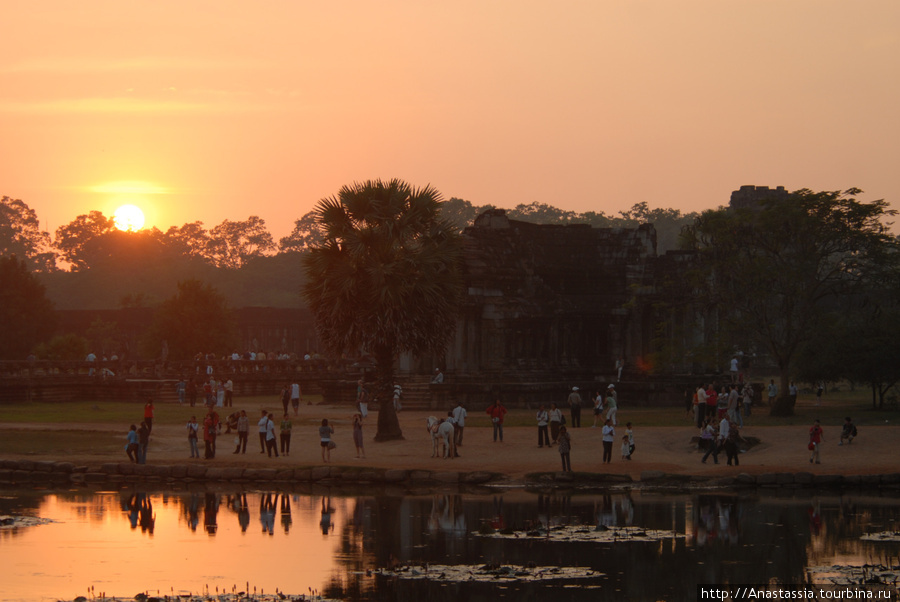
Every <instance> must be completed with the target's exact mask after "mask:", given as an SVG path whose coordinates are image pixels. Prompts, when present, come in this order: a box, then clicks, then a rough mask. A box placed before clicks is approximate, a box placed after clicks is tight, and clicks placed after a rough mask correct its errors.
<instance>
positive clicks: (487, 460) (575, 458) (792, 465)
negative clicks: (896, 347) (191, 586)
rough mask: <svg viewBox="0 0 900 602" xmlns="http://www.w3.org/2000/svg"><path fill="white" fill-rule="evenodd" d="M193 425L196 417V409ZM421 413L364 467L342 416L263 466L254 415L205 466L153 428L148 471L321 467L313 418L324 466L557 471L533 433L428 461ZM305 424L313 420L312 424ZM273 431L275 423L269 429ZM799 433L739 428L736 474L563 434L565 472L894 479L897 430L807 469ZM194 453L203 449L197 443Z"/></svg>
mask: <svg viewBox="0 0 900 602" xmlns="http://www.w3.org/2000/svg"><path fill="white" fill-rule="evenodd" d="M197 410H198V411H197V412H196V413H197V414H198V417H199V415H201V414H202V413H203V412H202V408H197ZM429 414H430V413H429V412H419V411H412V412H406V411H404V412H401V413H400V414H399V418H400V424H401V427H402V429H403V435H404V437H405V439H404V440H401V441H391V442H386V443H376V442H375V441H374V440H373V437H374V435H375V430H376V423H375V421H376V420H377V416H376V415H375V414H370V415H369V417H368V418H367V419H366V423H365V427H364V436H365V452H366V457H365V458H364V459H357V458H356V457H355V455H356V452H355V448H354V445H353V439H352V434H351V428H350V419H351V417H350V413H349V411H348V409H347V408H346V407H341V408H338V407H330V406H313V407H307V406H304V407H302V408H301V416H300V420H299V421H295V422H294V430H293V437H292V442H291V452H290V455H289V456H282V457H280V458H277V459H276V458H269V457H267V456H266V455H265V454H262V453H260V447H259V439H258V436H257V433H256V424H255V423H256V420H257V419H258V417H259V414H258V412H257V413H254V414H251V432H250V440H249V443H248V446H247V453H246V454H245V455H241V454H238V455H235V454H233V453H232V452H233V451H234V448H235V445H234V441H235V435H233V434H228V435H224V434H223V435H220V436H219V438H218V453H217V456H216V458H214V459H212V460H203V459H201V460H191V459H190V458H189V447H188V442H187V438H186V434H185V430H184V428H183V427H180V426H179V427H174V426H166V425H157V426H156V427H155V428H154V429H153V434H152V437H151V442H150V448H149V453H148V464H155V463H164V464H183V463H189V462H206V463H208V464H210V465H213V464H214V465H216V466H246V467H256V468H262V467H266V468H271V467H284V466H291V467H305V466H320V465H323V462H322V457H321V448H320V446H319V441H318V433H317V431H316V426H317V424H315V425H314V424H313V420H314V416H328V417H329V418H330V422H331V423H332V424H333V425H334V427H335V435H334V437H333V439H334V441H335V442H336V443H337V445H338V447H337V449H335V450H334V451H333V452H332V464H334V465H345V466H365V467H376V468H402V469H425V470H440V471H458V472H473V471H490V472H500V473H504V474H506V475H508V477H509V478H510V479H512V480H521V479H522V477H523V476H524V475H525V474H527V473H530V472H547V471H557V470H559V469H560V467H561V462H560V457H559V453H558V451H557V449H556V447H551V448H547V447H544V448H539V447H538V446H537V428H536V427H507V428H506V429H504V441H503V442H502V443H500V442H497V443H494V442H493V440H492V429H491V428H490V427H466V429H465V432H464V439H463V444H462V446H461V447H460V449H459V453H460V456H461V457H459V458H456V459H453V460H444V459H436V458H432V457H431V438H430V435H429V434H428V433H427V432H426V429H425V420H426V418H427V416H428V415H429ZM315 420H318V419H317V418H315ZM276 424H277V421H276ZM6 428H11V429H16V430H20V429H21V430H28V431H32V430H33V431H43V432H46V431H52V430H54V429H65V430H73V429H83V430H90V431H97V432H98V433H99V434H98V436H100V437H105V436H106V434H107V433H108V435H109V437H110V438H121V440H122V443H123V446H124V434H125V433H124V430H123V429H120V428H115V427H113V426H110V425H108V424H79V425H72V424H65V425H62V424H57V425H53V424H51V425H48V424H15V425H6ZM808 428H809V427H808V426H771V427H754V426H753V425H752V423H751V424H748V425H747V426H745V428H744V429H743V431H742V434H743V435H744V436H747V437H756V438H758V439H759V440H760V444H759V445H756V446H754V447H753V448H751V449H750V450H748V451H747V452H746V453H743V454H741V456H740V466H739V467H731V466H727V465H726V464H725V455H724V452H723V453H722V454H721V455H720V457H719V464H718V465H716V464H713V461H712V458H711V457H710V459H709V460H708V461H707V463H706V464H701V462H700V459H701V454H700V452H698V451H697V450H696V448H695V447H694V446H693V445H692V444H691V438H692V437H694V436H695V435H696V434H697V430H696V429H694V428H693V427H691V426H689V425H688V424H687V423H686V424H685V425H684V426H683V427H682V426H677V427H647V428H641V427H640V426H638V427H636V428H635V431H634V437H635V445H636V449H635V452H634V456H633V459H632V460H631V461H627V460H623V459H621V453H620V449H621V437H622V435H623V434H624V426H623V424H622V423H621V422H620V424H619V427H618V428H617V434H618V439H619V441H617V442H616V443H614V444H613V461H612V463H610V464H606V465H604V464H602V463H601V461H600V460H601V457H602V444H601V429H600V428H599V427H598V428H591V427H590V421H589V422H588V426H587V427H581V428H571V427H570V428H569V432H570V434H571V438H572V452H571V459H572V468H573V470H574V471H576V472H595V473H609V474H628V475H631V477H632V478H633V479H634V480H639V479H640V474H641V472H642V471H645V470H660V471H663V472H667V473H673V474H690V475H706V476H724V475H730V474H739V473H742V472H746V473H749V474H761V473H771V472H811V473H813V474H843V475H852V474H881V473H893V472H900V459H898V456H897V455H896V453H895V451H896V450H895V449H894V445H893V444H894V442H895V441H897V440H900V427H896V426H888V425H886V426H878V427H871V426H869V427H866V428H865V430H863V429H860V434H861V435H862V436H861V437H860V438H858V439H856V440H855V441H854V442H853V444H852V445H846V444H845V445H843V446H838V440H839V436H840V427H839V426H835V425H824V428H825V439H824V444H823V446H822V448H821V461H822V463H821V464H819V465H815V464H811V463H810V462H809V451H808V450H807V447H806V446H807V443H808ZM200 448H201V453H202V448H203V443H202V441H201V442H200ZM4 456H5V457H6V458H8V459H22V458H27V459H30V460H55V461H62V460H64V461H68V462H74V463H76V464H79V465H95V464H101V463H106V462H126V461H128V458H127V456H126V455H125V452H124V451H122V452H121V454H114V453H82V452H77V451H74V450H73V452H72V453H71V454H67V455H66V456H65V457H47V456H41V455H35V454H28V455H11V454H4Z"/></svg>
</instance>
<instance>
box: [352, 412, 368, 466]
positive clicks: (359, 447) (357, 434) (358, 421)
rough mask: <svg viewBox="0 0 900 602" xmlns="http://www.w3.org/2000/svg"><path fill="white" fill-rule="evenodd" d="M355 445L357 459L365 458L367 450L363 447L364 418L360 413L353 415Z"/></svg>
mask: <svg viewBox="0 0 900 602" xmlns="http://www.w3.org/2000/svg"><path fill="white" fill-rule="evenodd" d="M353 445H355V446H356V457H357V458H365V457H366V450H365V447H364V446H363V429H362V416H361V415H360V414H358V413H357V414H354V415H353Z"/></svg>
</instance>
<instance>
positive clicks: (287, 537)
mask: <svg viewBox="0 0 900 602" xmlns="http://www.w3.org/2000/svg"><path fill="white" fill-rule="evenodd" d="M0 493H2V494H3V497H2V499H0V514H15V515H25V516H35V517H41V518H46V519H50V520H52V521H53V522H50V523H47V524H42V525H38V526H30V527H21V528H3V529H0V566H2V567H3V568H4V574H5V578H4V579H2V580H0V599H2V600H4V601H14V600H28V601H32V600H58V599H73V598H74V597H75V596H77V595H87V593H88V588H89V587H91V586H93V588H94V590H93V593H95V594H97V595H99V594H100V593H101V592H104V593H106V594H107V595H117V596H123V597H125V596H127V597H129V598H130V597H131V596H133V595H134V594H136V593H138V592H140V591H150V592H157V591H158V592H159V593H160V594H172V593H174V594H179V593H187V592H193V593H200V592H205V591H207V590H208V591H210V592H211V593H215V591H216V588H218V589H219V591H229V592H230V591H232V590H233V588H234V589H236V590H238V591H241V590H244V589H246V588H247V587H248V584H249V588H250V591H253V590H254V588H256V589H257V591H265V592H267V593H274V592H275V589H276V588H278V589H280V590H281V591H284V592H287V593H290V594H308V593H310V592H311V591H313V590H315V591H318V592H319V593H322V594H324V595H328V596H330V597H333V598H346V599H409V600H412V599H420V598H422V597H423V596H427V597H429V598H431V599H434V600H454V602H458V601H459V600H462V599H465V600H479V599H484V600H492V599H497V598H506V597H508V598H510V599H516V600H520V599H547V598H552V599H554V600H569V599H572V600H621V599H633V600H683V599H695V598H696V589H695V588H696V584H697V583H719V584H723V583H746V584H765V583H769V582H775V581H777V582H782V583H803V582H805V581H806V580H807V578H808V571H809V569H810V568H813V567H830V566H831V565H852V566H862V565H864V564H866V563H869V564H886V565H890V564H893V565H897V564H900V558H898V554H900V543H896V542H871V541H864V540H861V539H860V537H861V536H862V535H864V534H866V533H872V532H882V531H894V530H897V529H900V505H898V504H897V502H896V500H895V499H893V498H890V497H880V496H878V495H868V496H866V495H862V494H847V495H837V494H827V495H826V494H822V495H816V494H814V493H808V492H807V493H796V494H795V495H789V496H781V497H775V496H761V495H758V494H756V493H753V494H747V495H743V494H742V495H734V494H727V493H721V494H716V495H696V494H695V495H660V494H648V493H638V492H631V493H614V494H609V495H598V494H582V495H562V494H553V495H538V494H532V493H526V492H522V491H514V492H505V493H502V494H500V493H498V494H496V495H453V494H449V495H448V494H428V495H406V496H396V495H387V494H383V495H380V494H372V495H353V496H350V495H340V494H338V493H336V492H329V491H328V490H326V489H321V490H319V489H316V490H307V491H306V492H302V493H301V492H291V491H287V492H283V491H278V492H276V491H241V490H240V489H237V488H235V489H234V490H215V489H210V490H204V489H198V490H196V491H178V492H173V491H160V490H152V489H150V490H148V489H141V488H136V489H126V490H122V491H99V492H86V491H83V490H82V491H35V490H28V491H25V490H6V491H2V492H0ZM370 493H371V492H370ZM547 521H549V522H550V523H551V524H552V525H556V526H559V525H585V526H588V527H590V528H585V529H583V531H586V532H593V531H594V528H595V527H596V525H598V524H600V525H606V526H610V527H625V526H634V527H640V528H642V529H645V530H665V531H670V532H672V534H674V535H675V536H674V537H665V538H662V539H658V540H654V541H642V542H639V541H616V542H596V541H590V542H554V541H547V540H546V539H545V538H543V537H528V536H525V535H523V536H521V537H519V538H514V539H494V538H485V537H480V536H478V535H477V534H476V533H475V532H476V531H478V530H479V528H481V526H482V525H483V524H485V523H487V524H489V525H492V526H494V527H496V528H503V527H509V528H513V529H524V528H528V527H530V526H535V525H538V524H539V523H546V522H547ZM423 563H429V564H431V565H434V564H442V565H483V564H485V563H500V564H515V565H522V566H528V565H529V564H531V565H537V566H561V567H570V566H580V567H588V568H590V569H592V570H594V571H600V572H602V573H604V576H603V577H602V578H599V579H593V580H587V581H578V582H574V583H576V584H580V585H579V586H578V587H572V585H573V584H572V583H569V584H566V585H568V586H564V585H561V584H555V585H554V584H546V583H545V584H541V583H538V584H515V583H511V584H510V583H505V584H501V583H499V582H498V581H497V580H493V581H491V582H488V583H462V584H461V583H441V582H439V581H409V580H402V579H396V578H386V577H378V576H376V575H375V574H373V573H372V571H375V570H376V569H379V568H382V567H388V566H391V565H396V564H399V565H406V564H423ZM419 570H420V571H423V570H424V569H419ZM898 574H900V571H898Z"/></svg>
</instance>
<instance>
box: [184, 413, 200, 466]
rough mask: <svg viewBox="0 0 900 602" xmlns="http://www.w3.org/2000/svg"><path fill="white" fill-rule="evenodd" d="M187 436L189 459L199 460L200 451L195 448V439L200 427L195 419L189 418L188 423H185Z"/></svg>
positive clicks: (193, 417)
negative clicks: (189, 450) (189, 448)
mask: <svg viewBox="0 0 900 602" xmlns="http://www.w3.org/2000/svg"><path fill="white" fill-rule="evenodd" d="M186 428H187V436H188V445H190V447H191V457H192V458H199V457H200V450H199V449H198V447H197V438H198V433H199V432H200V425H199V424H197V417H196V416H191V419H190V421H188V423H187V427H186Z"/></svg>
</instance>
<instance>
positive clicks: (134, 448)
mask: <svg viewBox="0 0 900 602" xmlns="http://www.w3.org/2000/svg"><path fill="white" fill-rule="evenodd" d="M139 444H140V439H139V438H138V432H137V427H136V426H135V425H133V424H132V425H131V427H130V428H129V429H128V433H126V435H125V453H126V454H128V459H129V460H131V461H132V462H133V463H135V464H139V463H140V462H138V460H139V459H140V457H141V456H140V454H139V453H138V448H139Z"/></svg>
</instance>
